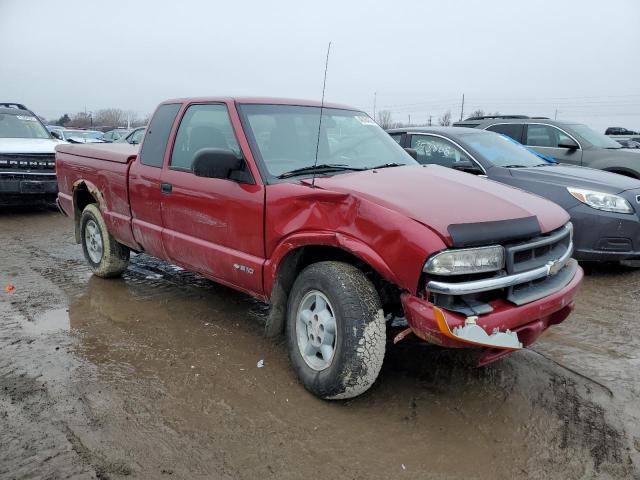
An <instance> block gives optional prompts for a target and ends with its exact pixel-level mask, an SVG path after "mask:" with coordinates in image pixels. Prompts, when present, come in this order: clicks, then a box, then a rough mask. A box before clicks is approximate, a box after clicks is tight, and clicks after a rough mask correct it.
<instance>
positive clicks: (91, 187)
mask: <svg viewBox="0 0 640 480" xmlns="http://www.w3.org/2000/svg"><path fill="white" fill-rule="evenodd" d="M81 185H84V186H85V187H87V190H88V191H89V193H90V194H91V195H92V196H93V198H95V199H96V200H97V201H98V208H99V209H100V211H101V212H104V211H105V210H106V209H107V202H106V201H105V199H104V196H103V195H102V193H101V192H100V189H99V188H98V187H96V186H95V184H94V183H93V182H91V181H90V180H85V179H83V178H81V179H80V180H76V181H75V182H73V186H72V187H71V198H73V208H74V210H75V209H76V207H77V205H76V190H77V189H78V187H80V186H81Z"/></svg>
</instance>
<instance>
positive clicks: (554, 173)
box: [509, 164, 640, 193]
mask: <svg viewBox="0 0 640 480" xmlns="http://www.w3.org/2000/svg"><path fill="white" fill-rule="evenodd" d="M509 173H511V176H512V177H514V178H518V179H521V180H526V181H529V182H541V183H545V184H547V185H549V184H551V185H557V186H560V187H576V188H585V189H590V190H597V191H599V192H605V193H620V192H624V191H625V190H631V189H635V188H640V180H637V179H635V178H631V177H626V176H624V175H618V174H617V173H611V172H605V171H603V170H596V169H594V168H587V167H577V166H571V165H553V164H550V165H549V166H545V167H532V168H511V169H509Z"/></svg>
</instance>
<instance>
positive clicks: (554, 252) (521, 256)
mask: <svg viewBox="0 0 640 480" xmlns="http://www.w3.org/2000/svg"><path fill="white" fill-rule="evenodd" d="M568 225H571V224H568ZM571 237H572V228H571V227H570V226H565V227H562V228H560V229H558V230H555V231H554V232H551V233H549V234H548V235H543V236H540V237H538V238H534V239H533V240H527V241H526V242H520V243H516V244H513V245H505V255H506V257H505V266H506V270H507V274H508V275H512V274H514V273H520V272H526V271H527V270H533V269H534V268H538V267H541V266H543V265H546V264H547V263H548V262H551V261H553V260H557V259H558V258H560V257H562V255H564V253H565V252H566V251H567V249H568V248H570V245H571Z"/></svg>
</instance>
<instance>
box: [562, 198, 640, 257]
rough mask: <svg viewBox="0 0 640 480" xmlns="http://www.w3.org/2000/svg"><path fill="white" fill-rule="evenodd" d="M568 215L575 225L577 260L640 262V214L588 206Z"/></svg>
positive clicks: (574, 209) (574, 239)
mask: <svg viewBox="0 0 640 480" xmlns="http://www.w3.org/2000/svg"><path fill="white" fill-rule="evenodd" d="M634 207H637V204H636V205H634ZM568 212H569V214H570V215H571V222H572V223H573V229H574V236H573V241H574V246H575V250H574V253H573V257H574V258H575V259H576V260H580V261H595V262H603V261H605V262H606V261H618V260H638V259H640V217H639V216H638V213H634V214H622V213H611V212H603V211H600V210H595V209H593V208H591V207H589V206H587V205H584V204H580V205H578V206H576V207H573V208H571V209H569V210H568Z"/></svg>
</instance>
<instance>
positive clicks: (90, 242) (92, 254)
mask: <svg viewBox="0 0 640 480" xmlns="http://www.w3.org/2000/svg"><path fill="white" fill-rule="evenodd" d="M84 243H85V245H86V247H87V253H88V254H89V258H90V259H91V261H92V262H93V263H100V260H102V253H103V245H102V234H101V233H100V229H99V228H98V225H97V224H96V222H95V221H93V220H89V221H88V222H87V224H86V225H85V233H84Z"/></svg>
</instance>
